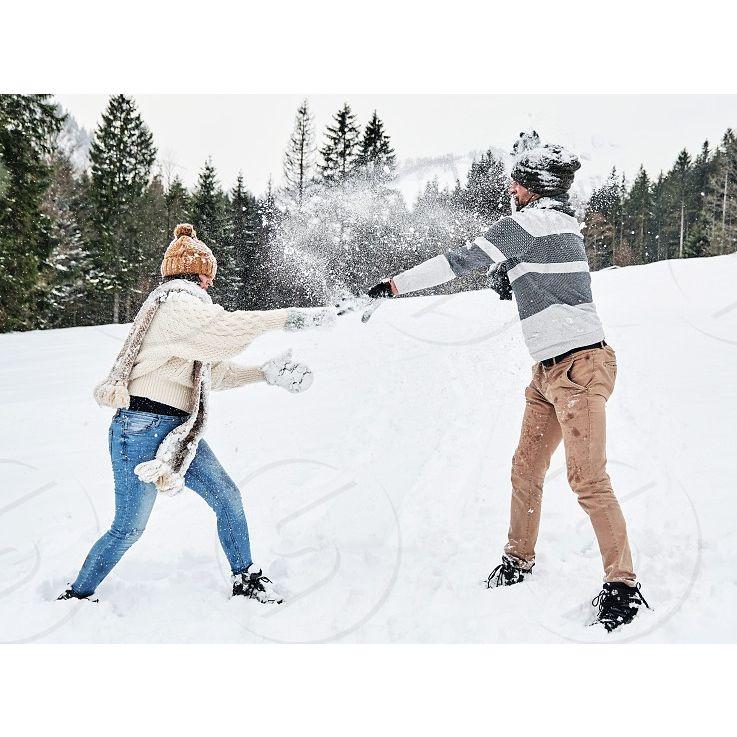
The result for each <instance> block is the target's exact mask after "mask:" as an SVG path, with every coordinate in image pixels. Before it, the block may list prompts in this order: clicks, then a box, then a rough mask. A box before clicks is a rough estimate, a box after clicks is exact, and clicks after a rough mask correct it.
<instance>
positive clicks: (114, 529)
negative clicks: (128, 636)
mask: <svg viewBox="0 0 737 737" xmlns="http://www.w3.org/2000/svg"><path fill="white" fill-rule="evenodd" d="M183 421H184V420H183V419H181V418H179V417H170V416H168V415H156V414H152V413H150V412H131V411H129V410H124V409H121V410H118V411H117V413H116V414H115V416H114V417H113V421H112V423H111V424H110V433H109V445H110V458H111V460H112V463H113V476H114V478H115V519H113V523H112V525H111V527H110V529H109V530H108V531H107V532H106V533H105V534H104V535H103V536H102V537H101V538H100V539H99V540H98V541H97V542H96V543H95V544H94V545H93V546H92V549H91V550H90V552H89V554H88V555H87V558H86V559H85V561H84V564H83V565H82V570H81V571H80V572H79V575H78V576H77V580H76V581H75V582H74V583H73V584H72V589H73V590H74V591H75V593H77V594H79V595H80V596H88V595H89V594H91V593H92V592H94V591H95V589H96V588H97V587H98V586H99V585H100V583H101V582H102V580H103V579H104V578H105V577H106V576H107V575H108V573H110V571H111V570H112V569H113V567H114V566H115V564H116V563H117V562H118V561H119V560H120V559H121V558H122V557H123V555H124V553H125V551H126V550H128V548H130V546H131V545H133V543H134V542H136V540H138V539H139V538H140V537H141V535H142V534H143V530H144V529H145V527H146V523H147V522H148V518H149V515H150V514H151V510H152V509H153V506H154V502H155V501H156V495H157V494H158V492H157V491H156V487H155V486H154V485H153V484H147V483H144V482H143V481H141V480H140V479H139V478H138V476H136V474H135V473H134V471H133V469H134V468H135V467H136V466H137V465H138V464H139V463H141V462H142V461H148V460H151V459H152V458H153V457H154V456H155V455H156V449H157V448H158V447H159V443H160V442H161V441H162V440H163V439H164V438H165V437H166V435H167V433H168V432H169V431H170V430H172V429H174V428H175V427H176V426H177V425H179V424H181V423H182V422H183ZM184 480H185V484H186V486H187V488H189V489H192V491H194V492H196V493H197V494H199V495H200V496H201V497H202V498H203V499H204V500H205V501H206V502H207V503H208V504H209V505H210V507H212V510H213V511H214V512H215V515H216V517H217V529H218V536H219V538H220V544H221V545H222V547H223V551H224V552H225V555H226V557H227V558H228V562H229V563H230V567H231V570H232V571H233V573H241V572H242V571H245V570H246V568H248V566H249V565H250V564H251V547H250V543H249V540H248V525H247V524H246V515H245V513H244V511H243V503H242V501H241V494H240V491H239V490H238V487H237V486H236V485H235V482H234V481H233V480H232V479H231V478H230V476H228V474H227V473H226V472H225V470H224V469H223V467H222V466H221V465H220V463H219V461H218V459H217V458H216V457H215V454H214V453H213V452H212V450H210V446H209V445H208V444H207V443H206V442H205V441H204V440H201V441H200V444H199V446H198V448H197V454H196V455H195V457H194V460H193V461H192V463H191V465H190V467H189V469H188V470H187V474H186V476H185V477H184Z"/></svg>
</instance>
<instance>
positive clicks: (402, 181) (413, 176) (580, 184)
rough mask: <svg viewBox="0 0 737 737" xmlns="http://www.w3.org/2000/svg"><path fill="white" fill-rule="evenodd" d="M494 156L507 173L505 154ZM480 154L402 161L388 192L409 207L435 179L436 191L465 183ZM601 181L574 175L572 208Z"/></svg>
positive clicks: (583, 174) (509, 163) (508, 161)
mask: <svg viewBox="0 0 737 737" xmlns="http://www.w3.org/2000/svg"><path fill="white" fill-rule="evenodd" d="M492 151H493V152H494V154H495V155H496V156H498V157H500V158H501V159H502V160H503V161H505V162H506V170H507V171H511V168H512V161H511V156H510V154H509V153H508V152H506V151H504V150H502V149H500V148H492ZM483 154H484V151H469V152H468V153H466V154H452V153H449V154H445V155H443V156H429V157H425V158H418V159H407V160H405V161H402V162H401V163H400V165H399V168H398V170H397V171H396V173H395V176H394V179H393V180H392V181H391V183H390V184H389V187H390V188H391V189H395V190H397V191H398V192H400V193H401V195H402V197H403V198H404V201H405V202H406V203H407V206H408V207H410V208H413V207H414V206H415V203H416V202H417V198H418V197H419V196H420V195H421V194H422V193H423V192H424V191H425V187H426V186H427V185H428V184H429V183H430V182H432V181H433V180H435V179H436V180H437V182H438V187H439V188H440V190H444V189H447V190H451V191H452V190H453V189H455V186H456V182H458V181H460V183H461V184H462V185H464V184H465V183H466V179H467V177H468V172H469V171H470V169H471V164H472V163H473V161H474V160H478V159H480V158H481V156H483ZM603 181H604V178H602V177H600V176H593V175H591V174H589V173H588V172H587V171H586V168H585V166H584V170H583V171H582V172H581V173H580V174H579V175H577V176H576V181H575V182H574V183H573V187H572V189H571V201H572V203H573V206H574V209H577V208H578V207H579V206H580V205H582V203H585V202H588V199H589V197H590V196H591V193H592V191H593V190H594V189H595V188H596V187H598V186H601V184H602V183H603Z"/></svg>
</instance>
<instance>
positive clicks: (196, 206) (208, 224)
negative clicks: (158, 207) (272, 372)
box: [189, 159, 241, 309]
mask: <svg viewBox="0 0 737 737" xmlns="http://www.w3.org/2000/svg"><path fill="white" fill-rule="evenodd" d="M228 209H229V202H228V198H227V197H226V195H225V194H224V193H223V191H222V189H221V188H220V183H219V182H218V177H217V172H216V171H215V167H214V166H213V165H212V161H211V160H210V159H208V160H207V161H206V162H205V164H204V165H203V167H202V170H201V171H200V174H199V177H198V179H197V186H196V187H195V190H194V192H193V193H192V197H191V199H190V210H189V212H190V216H189V220H190V222H191V223H192V224H193V225H194V227H195V230H196V231H197V237H198V238H199V239H200V240H201V241H203V242H204V243H206V244H207V245H208V246H209V247H210V249H211V250H212V252H213V253H214V254H215V258H216V259H217V262H218V270H217V278H216V281H215V285H214V287H213V295H214V297H215V299H216V300H217V301H219V302H220V303H221V304H222V305H223V306H224V307H226V308H227V309H232V308H233V307H234V305H235V304H236V302H237V301H238V294H239V292H240V288H241V283H240V277H239V275H238V271H237V268H236V263H235V255H234V253H233V251H232V248H231V239H230V233H229V228H228V222H229V217H228Z"/></svg>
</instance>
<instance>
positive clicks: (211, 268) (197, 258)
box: [161, 223, 218, 279]
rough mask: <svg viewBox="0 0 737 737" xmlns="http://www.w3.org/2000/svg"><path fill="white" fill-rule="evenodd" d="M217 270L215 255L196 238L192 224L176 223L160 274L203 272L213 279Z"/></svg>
mask: <svg viewBox="0 0 737 737" xmlns="http://www.w3.org/2000/svg"><path fill="white" fill-rule="evenodd" d="M217 270H218V262H217V260H216V259H215V256H213V253H212V251H211V250H210V249H209V248H208V247H207V246H206V245H205V244H204V243H203V242H202V241H199V240H197V233H195V229H194V226H192V225H190V224H189V223H180V224H179V225H177V227H176V228H174V240H173V241H172V242H171V243H170V244H169V247H168V248H167V249H166V253H165V254H164V260H163V261H162V262H161V276H177V275H179V274H204V275H205V276H209V277H211V278H212V279H214V278H215V274H217Z"/></svg>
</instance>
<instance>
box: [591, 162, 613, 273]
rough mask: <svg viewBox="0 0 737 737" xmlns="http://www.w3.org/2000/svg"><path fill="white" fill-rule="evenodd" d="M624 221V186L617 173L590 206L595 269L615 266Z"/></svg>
mask: <svg viewBox="0 0 737 737" xmlns="http://www.w3.org/2000/svg"><path fill="white" fill-rule="evenodd" d="M621 219H622V186H621V183H620V180H619V177H618V176H617V170H616V169H612V172H611V174H610V175H609V177H608V178H607V179H606V181H605V182H604V183H603V184H602V185H601V186H600V187H597V188H596V189H595V190H594V191H593V192H592V193H591V197H590V199H589V202H588V205H587V207H586V215H585V220H584V222H585V224H586V228H585V233H586V238H585V243H586V250H587V255H588V258H589V263H590V265H591V268H592V269H594V270H596V269H605V268H607V267H608V266H613V265H614V263H615V252H616V245H617V240H618V238H619V228H620V224H621Z"/></svg>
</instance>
